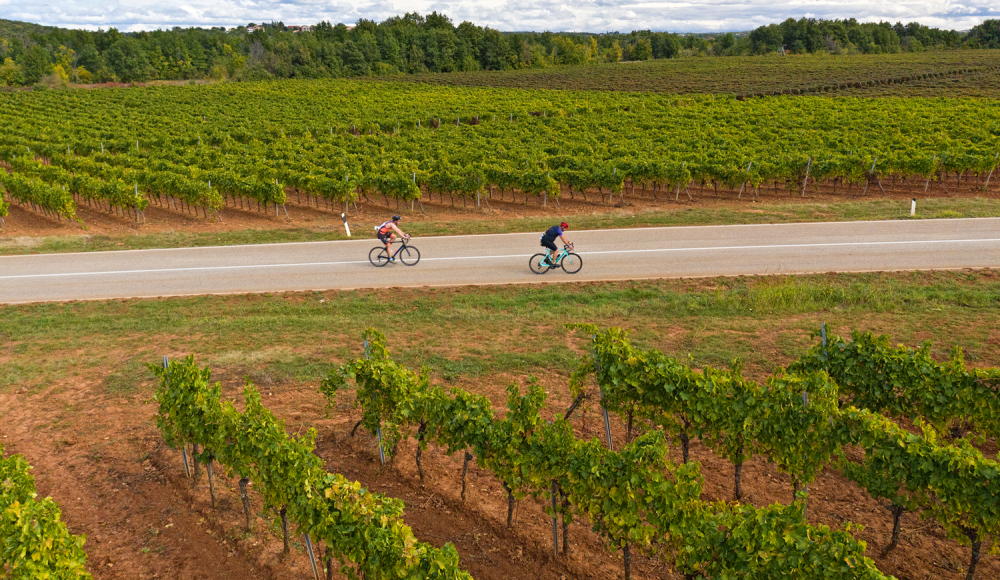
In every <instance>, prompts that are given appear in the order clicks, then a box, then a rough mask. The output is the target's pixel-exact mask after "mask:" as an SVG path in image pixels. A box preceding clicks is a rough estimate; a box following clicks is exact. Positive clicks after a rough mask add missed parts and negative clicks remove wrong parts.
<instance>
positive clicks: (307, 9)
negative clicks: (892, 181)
mask: <svg viewBox="0 0 1000 580" xmlns="http://www.w3.org/2000/svg"><path fill="white" fill-rule="evenodd" d="M434 10H436V11H438V12H440V13H444V14H446V15H448V16H449V17H450V18H451V19H452V20H453V21H454V22H455V24H458V23H460V22H462V21H464V20H469V21H471V22H474V23H475V24H478V25H480V26H489V27H491V28H495V29H498V30H502V31H522V30H535V31H544V30H551V31H554V32H561V31H585V32H607V31H619V32H629V31H632V30H645V29H651V30H666V31H670V32H721V31H741V30H751V29H753V28H756V27H758V26H761V25H765V24H769V23H772V22H781V21H782V20H785V19H786V18H802V17H807V18H826V19H833V18H857V19H858V20H860V21H875V22H877V21H881V20H886V21H889V22H893V23H895V22H897V21H900V22H903V23H906V22H913V21H916V22H920V23H921V24H924V25H926V26H932V27H938V28H946V29H955V30H967V29H969V28H971V27H972V26H975V25H976V24H979V23H980V22H982V21H983V20H986V19H990V18H1000V0H965V1H953V0H903V1H900V2H894V3H888V2H876V1H867V2H866V1H859V0H842V1H835V0H747V1H745V2H740V3H735V2H731V1H727V0H530V1H529V0H456V1H435V0H359V2H358V3H350V2H346V1H344V0H131V1H120V0H68V1H65V0H64V1H57V0H0V18H5V19H8V20H21V21H25V22H34V23H37V24H45V25H50V26H60V27H64V28H86V29H90V30H96V29H98V28H104V29H107V28H110V27H115V28H117V29H119V30H121V31H129V32H132V31H138V30H154V29H158V28H163V29H169V28H172V27H174V26H181V27H188V26H201V27H206V28H207V27H209V26H225V27H226V28H230V27H233V26H238V25H241V24H242V25H245V24H247V23H250V22H255V23H260V22H270V21H272V20H273V21H278V20H280V21H282V22H284V23H285V24H286V25H293V24H299V25H301V24H315V23H317V22H320V21H322V20H327V21H329V22H332V23H334V24H336V23H338V22H343V23H345V24H353V23H355V22H357V20H358V19H359V18H367V19H370V20H376V21H381V20H384V19H386V18H388V17H390V16H396V15H402V14H404V13H406V12H414V11H416V12H419V13H421V14H427V13H430V12H431V11H434Z"/></svg>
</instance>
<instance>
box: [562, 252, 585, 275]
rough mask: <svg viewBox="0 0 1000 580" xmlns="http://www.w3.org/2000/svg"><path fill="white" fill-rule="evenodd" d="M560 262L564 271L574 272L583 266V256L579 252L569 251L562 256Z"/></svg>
mask: <svg viewBox="0 0 1000 580" xmlns="http://www.w3.org/2000/svg"><path fill="white" fill-rule="evenodd" d="M560 264H562V269H563V272H566V273H567V274H576V273H577V272H579V271H580V268H582V267H583V258H581V257H580V255H579V254H574V253H573V252H569V253H568V254H566V255H565V256H564V257H563V259H562V262H560Z"/></svg>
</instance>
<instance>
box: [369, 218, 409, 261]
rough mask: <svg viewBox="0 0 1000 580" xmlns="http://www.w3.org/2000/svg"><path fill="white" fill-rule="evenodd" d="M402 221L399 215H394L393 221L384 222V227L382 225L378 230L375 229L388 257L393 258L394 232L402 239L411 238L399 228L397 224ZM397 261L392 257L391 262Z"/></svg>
mask: <svg viewBox="0 0 1000 580" xmlns="http://www.w3.org/2000/svg"><path fill="white" fill-rule="evenodd" d="M400 219H401V218H400V217H399V216H398V215H394V216H392V219H391V220H387V221H385V222H382V225H380V226H378V227H377V228H375V232H376V234H375V235H376V236H378V239H379V241H380V242H382V243H383V244H385V252H386V255H387V256H392V239H393V233H392V232H393V231H396V232H398V233H399V235H400V236H401V237H403V238H409V237H410V236H408V235H406V234H404V233H403V230H401V229H399V226H398V225H397V224H398V223H399V220H400ZM395 261H396V260H395V259H393V258H392V257H390V258H389V262H395Z"/></svg>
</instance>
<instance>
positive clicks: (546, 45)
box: [0, 12, 1000, 88]
mask: <svg viewBox="0 0 1000 580" xmlns="http://www.w3.org/2000/svg"><path fill="white" fill-rule="evenodd" d="M998 47H1000V20H987V21H986V22H984V23H982V24H980V25H979V26H976V27H974V28H973V29H972V30H970V31H968V32H966V33H961V32H956V31H948V30H941V29H937V28H929V27H927V26H923V25H921V24H919V23H915V22H914V23H910V24H905V25H904V24H902V23H896V24H895V25H891V24H889V23H887V22H881V23H864V22H858V21H856V20H855V19H848V20H817V19H812V18H802V19H799V20H795V19H788V20H786V21H784V22H782V23H780V24H770V25H768V26H762V27H760V28H757V29H755V30H752V31H749V32H738V33H732V32H727V33H723V34H714V35H713V34H678V33H673V32H654V31H650V30H644V31H633V32H629V33H620V32H610V33H602V34H591V33H554V32H501V31H498V30H495V29H492V28H489V27H482V26H478V25H476V24H473V23H471V22H462V23H460V24H458V25H457V26H456V25H455V24H454V22H453V21H452V20H451V19H450V18H448V17H447V16H446V15H444V14H439V13H437V12H432V13H431V14H428V15H426V16H422V15H420V14H417V13H408V14H405V15H403V16H396V17H392V18H389V19H387V20H385V21H383V22H374V21H371V20H359V21H358V22H357V23H356V25H354V26H350V27H349V26H347V25H345V24H332V23H329V22H321V23H319V24H317V25H315V26H314V27H312V30H310V31H306V32H299V31H296V30H293V29H290V28H289V27H288V26H286V25H285V24H284V23H282V22H272V23H265V24H261V25H254V24H253V23H251V24H250V25H248V26H238V27H235V28H231V29H228V30H227V29H225V28H223V27H212V28H180V27H175V28H173V29H171V30H154V31H146V32H120V31H118V30H116V29H114V28H111V29H108V30H98V31H86V30H68V29H62V28H54V27H45V26H39V25H34V24H29V23H22V22H14V21H9V20H0V87H3V86H6V87H17V86H39V87H49V88H56V87H61V86H67V85H69V84H70V83H77V84H88V83H107V82H123V83H130V82H146V81H152V80H189V79H190V80H194V79H206V80H215V81H224V80H232V81H253V80H265V79H273V78H340V77H364V76H389V75H404V74H418V73H426V72H459V71H476V70H514V69H528V68H546V67H553V66H560V65H579V64H587V63H600V62H618V61H636V60H649V59H665V58H681V57H691V56H743V55H758V54H768V53H775V54H817V53H818V54H834V55H850V54H886V53H897V52H919V51H924V50H956V49H977V48H998Z"/></svg>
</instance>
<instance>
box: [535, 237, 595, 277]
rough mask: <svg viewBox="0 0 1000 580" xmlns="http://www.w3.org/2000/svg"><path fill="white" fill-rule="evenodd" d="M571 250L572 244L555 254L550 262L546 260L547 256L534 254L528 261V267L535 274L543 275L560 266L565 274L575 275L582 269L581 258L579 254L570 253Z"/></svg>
mask: <svg viewBox="0 0 1000 580" xmlns="http://www.w3.org/2000/svg"><path fill="white" fill-rule="evenodd" d="M572 249H573V245H572V244H569V245H567V246H563V249H562V250H560V251H559V253H557V254H556V257H555V259H554V260H552V261H549V260H547V259H546V256H547V254H535V255H534V256H532V257H531V258H530V259H529V260H528V267H529V268H531V271H532V272H534V273H535V274H544V273H546V272H548V271H549V270H554V269H556V268H558V267H560V266H562V269H563V271H564V272H566V273H567V274H576V273H577V272H579V271H580V268H583V258H581V257H580V256H579V254H574V253H573V252H571V251H570V250H572Z"/></svg>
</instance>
